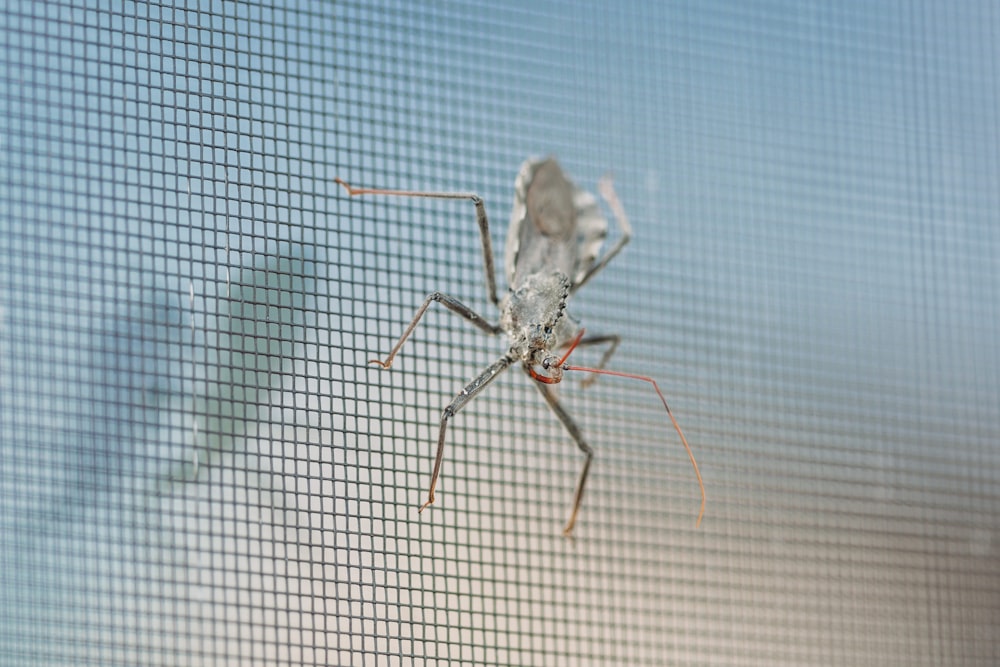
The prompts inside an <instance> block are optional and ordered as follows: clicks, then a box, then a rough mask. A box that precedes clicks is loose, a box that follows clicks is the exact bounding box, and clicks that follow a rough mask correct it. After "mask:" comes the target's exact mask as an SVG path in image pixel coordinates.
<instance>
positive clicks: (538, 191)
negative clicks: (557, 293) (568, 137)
mask: <svg viewBox="0 0 1000 667" xmlns="http://www.w3.org/2000/svg"><path fill="white" fill-rule="evenodd" d="M607 233H608V221H607V219H606V218H605V217H604V215H603V213H602V212H601V209H600V206H598V204H597V199H596V198H595V197H594V196H593V195H592V194H590V193H589V192H586V191H585V190H581V189H580V188H579V187H577V186H576V185H575V184H573V183H572V182H571V181H570V180H569V179H567V178H566V176H565V174H564V173H563V171H562V169H561V168H560V167H559V163H558V162H556V161H555V160H554V159H552V158H544V159H540V160H539V159H531V160H527V161H525V163H524V164H523V165H522V166H521V171H520V172H519V173H518V175H517V180H516V181H515V182H514V207H513V210H512V211H511V218H510V228H509V230H508V232H507V244H506V249H505V261H504V269H505V272H506V274H507V282H508V284H509V285H510V286H511V288H514V289H516V288H517V287H519V286H520V284H521V282H522V281H523V280H524V279H525V277H527V276H530V275H531V274H533V273H537V272H539V271H541V270H543V269H545V270H554V271H560V272H562V273H563V274H564V275H566V276H568V277H569V278H570V281H571V282H572V283H573V284H574V285H576V284H577V283H579V282H580V281H581V280H582V279H583V277H584V276H585V275H586V274H587V271H588V270H589V269H590V267H591V266H593V264H594V261H595V259H596V257H597V253H598V252H599V251H600V248H601V244H602V243H603V242H604V239H605V237H606V236H607Z"/></svg>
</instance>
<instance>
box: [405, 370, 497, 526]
mask: <svg viewBox="0 0 1000 667" xmlns="http://www.w3.org/2000/svg"><path fill="white" fill-rule="evenodd" d="M512 361H513V360H512V359H511V357H510V356H508V355H504V356H502V357H500V358H499V359H497V360H496V361H495V362H493V363H492V364H491V365H490V367H489V368H487V369H486V370H485V371H483V372H482V373H480V374H479V377H477V378H476V379H475V380H473V381H472V382H470V383H469V384H467V385H466V386H465V389H463V390H462V391H461V393H460V394H459V395H458V396H456V397H455V400H453V401H452V402H451V404H450V405H449V406H448V407H446V408H445V409H444V412H442V413H441V433H440V434H439V435H438V446H437V455H436V457H435V458H434V472H433V473H431V485H430V489H429V490H428V491H427V502H425V503H424V504H423V505H421V506H420V509H419V510H418V512H423V511H424V510H425V509H427V507H428V505H431V504H433V503H434V487H436V486H437V481H438V476H439V475H440V474H441V461H443V460H444V435H445V431H446V430H447V429H448V420H450V419H451V418H452V417H454V416H455V415H456V414H458V411H459V410H461V409H462V408H464V407H465V405H466V404H467V403H468V402H469V401H471V400H472V399H473V398H475V397H476V396H477V395H478V394H479V392H481V391H482V390H483V389H485V388H486V385H488V384H490V383H491V382H493V380H495V379H497V377H499V375H500V373H502V372H503V371H505V370H507V368H509V367H510V364H511V362H512Z"/></svg>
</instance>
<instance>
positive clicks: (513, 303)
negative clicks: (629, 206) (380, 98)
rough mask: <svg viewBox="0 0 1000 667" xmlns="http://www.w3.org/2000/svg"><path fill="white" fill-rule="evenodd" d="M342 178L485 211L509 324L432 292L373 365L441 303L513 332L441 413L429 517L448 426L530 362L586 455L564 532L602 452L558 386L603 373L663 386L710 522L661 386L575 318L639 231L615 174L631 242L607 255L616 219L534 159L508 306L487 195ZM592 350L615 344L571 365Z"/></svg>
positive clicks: (516, 231) (517, 206) (482, 227)
mask: <svg viewBox="0 0 1000 667" xmlns="http://www.w3.org/2000/svg"><path fill="white" fill-rule="evenodd" d="M335 180H336V182H337V183H339V184H340V185H342V186H343V187H344V188H345V189H346V190H347V192H348V194H350V195H352V196H356V195H393V196H398V197H425V198H432V199H469V200H471V201H472V203H473V204H474V205H475V207H476V221H477V222H478V223H479V233H480V236H481V239H482V248H483V269H484V271H485V274H486V292H487V297H488V298H489V300H490V301H491V302H493V303H494V304H496V305H497V306H498V307H499V309H500V320H499V322H498V323H496V324H492V323H490V322H488V321H487V320H486V319H485V318H483V317H482V316H481V315H479V314H478V313H476V312H475V311H473V310H472V309H471V308H469V307H468V306H466V305H465V304H463V303H461V302H459V301H457V300H456V299H454V298H452V297H450V296H448V295H447V294H443V293H441V292H432V293H431V294H429V295H428V296H427V298H426V299H425V300H424V303H423V305H421V306H420V308H419V309H418V310H417V313H416V315H415V316H414V317H413V320H412V321H411V322H410V325H409V326H408V327H407V328H406V330H405V331H404V332H403V335H402V336H400V337H399V340H398V341H397V342H396V345H395V346H393V348H392V350H391V351H390V352H389V356H388V357H386V359H385V361H382V360H380V359H373V360H372V361H371V362H370V363H373V364H378V365H379V366H381V367H382V368H389V367H390V366H392V362H393V360H394V359H395V358H396V355H397V354H398V353H399V350H400V348H402V347H403V343H405V342H406V339H407V338H409V336H410V334H411V333H413V330H414V329H415V328H416V327H417V324H418V323H419V322H420V318H421V317H423V315H424V313H425V312H426V311H427V308H428V307H429V306H430V305H431V303H432V302H437V303H440V304H441V305H443V306H444V307H445V308H447V309H448V310H451V311H452V312H454V313H457V314H459V315H461V316H462V317H464V318H465V319H466V320H468V321H469V322H471V323H472V324H473V325H475V326H476V327H478V328H479V329H481V330H482V331H484V332H486V333H488V334H491V335H497V334H500V333H506V334H507V336H508V338H509V339H510V347H509V349H508V350H507V352H505V353H504V354H503V355H502V356H501V357H500V358H499V359H497V360H496V361H495V362H493V363H492V364H491V365H490V366H489V367H488V368H486V370H484V371H483V372H482V373H480V374H479V376H478V377H476V378H475V379H474V380H472V381H471V382H470V383H469V384H467V385H466V386H465V388H464V389H463V390H462V391H461V392H460V393H459V394H458V396H456V397H455V399H454V400H453V401H452V402H451V404H450V405H448V407H446V408H445V409H444V412H443V413H442V415H441V432H440V435H439V436H438V446H437V457H436V458H435V460H434V472H433V473H432V475H431V483H430V489H429V491H428V494H427V502H425V503H424V504H423V505H421V506H420V510H419V511H420V512H423V511H424V510H425V509H426V508H427V507H428V506H429V505H431V504H432V503H433V502H434V488H435V487H436V486H437V481H438V477H439V475H440V473H441V461H442V460H443V459H444V443H445V431H446V430H447V428H448V422H449V421H450V420H451V418H452V417H454V416H455V415H456V414H458V412H459V411H460V410H461V409H462V408H464V407H465V406H466V404H468V403H469V401H471V400H472V399H473V398H475V397H476V396H477V395H478V394H479V392H481V391H482V390H483V389H485V388H486V387H487V385H489V384H490V383H491V382H493V380H495V379H496V378H497V377H498V376H499V375H500V373H501V372H503V371H505V370H506V369H507V368H509V367H510V366H511V365H513V364H515V363H517V362H520V363H521V367H522V369H523V370H524V372H525V373H526V374H527V375H528V376H529V377H531V378H532V379H533V380H535V381H536V382H535V383H534V384H535V386H536V387H537V388H538V390H539V391H540V392H541V394H542V397H543V398H544V399H545V402H546V403H547V404H548V406H549V408H551V409H552V412H554V413H555V415H556V417H558V418H559V421H561V422H562V424H563V426H564V427H565V428H566V431H567V432H568V433H569V435H570V437H572V438H573V440H574V441H575V442H576V446H577V447H579V448H580V451H582V452H583V454H584V456H585V460H584V463H583V470H581V472H580V478H579V481H578V482H577V486H576V494H575V497H574V499H573V509H572V512H571V513H570V517H569V520H568V521H567V522H566V526H565V528H563V533H564V534H565V535H566V536H571V535H572V532H573V527H574V526H575V525H576V520H577V515H578V514H579V511H580V504H581V502H582V501H583V490H584V486H585V485H586V482H587V473H588V472H589V471H590V463H591V461H592V460H593V458H594V450H593V449H592V448H591V447H590V445H589V444H587V441H586V439H585V438H584V437H583V432H582V431H581V430H580V427H579V426H577V425H576V422H574V421H573V418H572V417H570V416H569V413H567V412H566V410H565V409H564V408H563V407H562V405H561V404H560V403H559V400H558V398H557V397H556V394H555V391H554V390H553V388H552V387H551V385H554V384H557V383H559V382H560V381H561V380H562V378H563V372H564V371H587V372H590V373H594V375H592V376H590V377H589V378H587V380H586V381H585V382H590V381H593V380H595V379H596V377H597V374H604V375H614V376H618V377H625V378H632V379H636V380H642V381H644V382H648V383H650V384H651V385H653V388H654V389H655V390H656V393H657V394H658V395H659V397H660V400H661V401H663V406H664V408H666V411H667V415H668V416H669V417H670V421H671V422H672V423H673V426H674V428H675V429H676V430H677V434H678V435H679V436H680V439H681V443H682V444H683V445H684V448H685V450H686V451H687V454H688V457H689V458H690V459H691V465H692V466H693V467H694V471H695V475H696V476H697V478H698V486H699V488H700V490H701V508H700V510H699V512H698V520H697V523H696V525H700V524H701V518H702V516H703V515H704V513H705V486H704V484H703V483H702V479H701V472H700V471H699V470H698V463H697V462H696V461H695V458H694V454H693V453H692V451H691V447H690V446H689V445H688V442H687V438H685V437H684V432H683V431H681V427H680V425H679V424H678V423H677V420H676V419H675V418H674V415H673V413H672V412H671V411H670V407H669V406H668V405H667V401H666V399H665V398H664V396H663V392H661V391H660V387H659V385H657V384H656V381H655V380H653V379H652V378H651V377H647V376H644V375H635V374H632V373H622V372H618V371H610V370H605V369H604V366H605V365H606V364H607V362H608V360H609V359H610V358H611V355H612V354H614V352H615V349H616V348H617V347H618V343H619V341H620V338H619V336H617V335H608V336H586V337H585V336H584V330H583V328H581V326H580V322H579V321H578V320H576V319H575V318H573V317H572V316H571V315H570V314H569V313H568V312H567V311H566V303H567V301H568V300H569V297H570V296H571V295H572V294H573V293H575V292H576V291H577V290H578V289H580V288H581V287H583V286H584V285H585V284H587V281H589V280H590V279H591V278H593V277H594V275H596V274H597V273H598V272H599V271H600V270H601V269H603V268H604V267H605V266H607V264H608V262H609V261H611V259H613V258H614V257H615V256H616V255H617V254H618V253H619V252H620V251H621V249H622V248H623V247H624V246H625V244H626V243H628V242H629V239H630V238H631V237H632V227H631V226H630V225H629V222H628V218H627V217H626V216H625V210H624V208H623V207H622V205H621V202H620V201H619V200H618V196H617V195H616V194H615V191H614V188H613V187H612V184H611V179H610V178H609V177H605V178H603V179H602V180H601V181H600V183H599V190H600V193H601V196H602V197H603V198H604V200H605V202H607V204H608V206H609V207H610V208H611V211H612V213H613V214H614V217H615V220H616V221H617V223H618V227H619V230H620V231H621V235H620V237H619V239H618V241H617V243H615V245H614V246H612V247H611V248H610V249H609V250H608V251H607V252H606V253H604V255H603V256H602V257H600V258H598V253H599V251H600V249H601V245H602V244H603V242H604V239H605V238H606V237H607V235H608V221H607V219H606V218H605V217H604V215H603V214H602V213H601V209H600V206H599V205H598V203H597V199H596V198H595V197H594V195H592V194H591V193H589V192H586V191H584V190H582V189H580V188H579V187H577V186H576V185H575V184H573V183H572V182H571V181H570V180H569V179H568V178H567V177H566V175H565V174H564V173H563V171H562V169H561V168H560V166H559V164H558V163H557V162H556V161H555V159H553V158H544V159H529V160H527V161H525V163H524V164H523V165H522V166H521V171H520V173H519V174H518V175H517V180H516V181H515V184H514V210H513V212H512V213H511V218H510V229H509V230H508V233H507V245H506V254H505V261H504V270H505V272H506V274H507V283H508V285H509V290H508V292H507V294H506V296H504V298H503V300H500V299H498V298H497V287H496V277H495V275H494V274H495V269H494V263H493V262H494V260H493V246H492V243H491V241H490V230H489V221H488V219H487V216H486V205H485V203H484V202H483V200H482V198H481V197H480V196H479V195H477V194H475V193H471V192H421V191H413V190H387V189H377V188H355V187H351V186H350V185H348V184H347V183H346V182H344V181H343V180H341V179H339V178H338V179H335ZM587 345H606V346H607V349H606V350H605V352H604V355H603V357H602V358H601V360H600V362H599V363H598V366H597V367H596V368H585V367H582V366H571V365H569V364H568V363H566V360H567V359H568V357H569V355H570V353H571V352H572V351H573V350H574V349H576V348H577V347H580V346H587ZM563 349H564V350H565V351H564V352H562V354H561V355H557V354H556V353H555V351H556V350H563Z"/></svg>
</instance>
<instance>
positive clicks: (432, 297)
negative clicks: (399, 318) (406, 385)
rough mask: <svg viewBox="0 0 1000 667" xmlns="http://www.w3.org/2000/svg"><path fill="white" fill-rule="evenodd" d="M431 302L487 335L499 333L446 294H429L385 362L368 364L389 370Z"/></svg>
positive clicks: (495, 327) (492, 325) (480, 317)
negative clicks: (460, 317)
mask: <svg viewBox="0 0 1000 667" xmlns="http://www.w3.org/2000/svg"><path fill="white" fill-rule="evenodd" d="M433 301H437V302H438V303H440V304H441V305H443V306H444V307H445V308H447V309H448V310H450V311H451V312H453V313H458V314H459V315H461V316H462V317H464V318H465V319H467V320H468V321H469V322H471V323H472V324H474V325H475V326H477V327H479V328H480V329H482V330H483V331H485V332H486V333H488V334H491V335H495V334H498V333H500V331H501V329H500V326H499V325H496V324H490V323H489V322H487V321H486V320H485V319H483V317H482V316H481V315H479V314H478V313H477V312H476V311H474V310H472V309H471V308H469V307H468V306H466V305H465V304H464V303H462V302H461V301H458V300H457V299H455V298H453V297H450V296H448V295H447V294H442V293H441V292H431V293H430V294H428V295H427V298H426V299H424V303H423V305H422V306H420V308H418V309H417V314H416V315H414V316H413V320H412V321H411V322H410V326H408V327H406V331H404V332H403V335H402V336H400V337H399V340H398V341H396V344H395V345H394V346H393V347H392V350H391V351H390V352H389V356H388V357H386V359H385V361H381V360H379V359H371V360H369V361H368V363H370V364H378V365H379V366H381V367H382V368H389V367H390V366H392V360H393V359H395V358H396V353H397V352H399V348H401V347H403V343H405V342H406V339H407V338H409V337H410V334H411V333H413V330H414V329H416V328H417V323H418V322H420V318H421V317H423V316H424V313H425V312H427V308H428V306H430V305H431V302H433Z"/></svg>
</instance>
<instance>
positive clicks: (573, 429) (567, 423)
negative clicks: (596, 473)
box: [532, 382, 594, 537]
mask: <svg viewBox="0 0 1000 667" xmlns="http://www.w3.org/2000/svg"><path fill="white" fill-rule="evenodd" d="M532 384H533V385H535V386H536V387H538V391H539V392H541V394H542V398H544V399H545V402H546V403H548V404H549V408H550V409H551V410H552V412H553V413H555V415H556V417H558V418H559V421H561V422H562V425H563V426H564V427H565V428H566V430H567V431H568V432H569V435H570V437H571V438H573V441H574V442H575V443H576V446H577V447H579V448H580V451H581V452H583V453H584V456H586V459H585V460H584V462H583V470H581V471H580V479H579V480H578V481H577V483H576V495H575V496H574V498H573V511H572V513H570V515H569V521H567V522H566V526H565V527H564V528H563V535H565V536H566V537H572V536H573V527H574V526H575V525H576V516H577V514H579V513H580V504H581V503H582V502H583V488H584V486H585V485H586V483H587V473H588V472H590V463H591V461H593V460H594V450H593V449H592V448H591V446H590V445H588V444H587V442H586V440H584V439H583V431H581V430H580V427H579V426H577V425H576V422H575V421H573V418H572V417H570V416H569V413H568V412H566V410H565V409H563V407H562V405H561V404H560V403H559V399H557V398H556V395H555V392H554V391H553V390H552V388H551V387H549V386H548V385H545V384H541V383H539V382H532Z"/></svg>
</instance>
